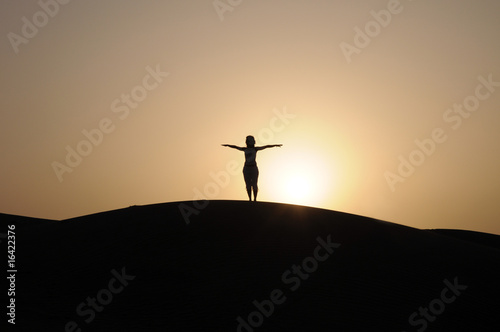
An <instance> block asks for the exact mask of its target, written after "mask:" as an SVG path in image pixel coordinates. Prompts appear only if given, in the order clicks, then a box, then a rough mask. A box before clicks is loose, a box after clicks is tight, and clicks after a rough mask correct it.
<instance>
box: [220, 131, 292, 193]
mask: <svg viewBox="0 0 500 332" xmlns="http://www.w3.org/2000/svg"><path fill="white" fill-rule="evenodd" d="M245 143H246V144H247V147H246V148H241V147H239V146H236V145H230V144H222V146H227V147H228V148H233V149H237V150H240V151H243V152H245V166H243V177H244V178H245V184H246V186H247V193H248V199H249V200H250V201H251V200H252V189H253V200H254V201H256V200H257V192H258V191H259V189H258V188H257V179H258V177H259V169H258V168H257V162H256V161H255V158H256V157H257V151H260V150H264V149H267V148H274V147H280V146H282V145H283V144H274V145H264V146H255V138H253V136H247V139H246V141H245Z"/></svg>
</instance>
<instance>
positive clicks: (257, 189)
mask: <svg viewBox="0 0 500 332" xmlns="http://www.w3.org/2000/svg"><path fill="white" fill-rule="evenodd" d="M258 179H259V169H258V168H257V166H256V167H255V171H254V174H253V179H252V187H253V200H254V201H256V200H257V193H258V192H259V187H257V180H258Z"/></svg>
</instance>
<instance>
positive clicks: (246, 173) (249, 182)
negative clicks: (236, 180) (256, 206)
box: [243, 166, 252, 201]
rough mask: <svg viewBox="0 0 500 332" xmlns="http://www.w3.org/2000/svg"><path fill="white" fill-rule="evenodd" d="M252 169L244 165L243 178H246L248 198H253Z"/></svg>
mask: <svg viewBox="0 0 500 332" xmlns="http://www.w3.org/2000/svg"><path fill="white" fill-rule="evenodd" d="M250 173H251V172H250V169H249V168H248V167H247V166H244V167H243V178H244V179H245V185H246V187H247V194H248V200H249V201H251V200H252V177H251V174H250Z"/></svg>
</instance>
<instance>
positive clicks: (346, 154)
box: [0, 0, 500, 234]
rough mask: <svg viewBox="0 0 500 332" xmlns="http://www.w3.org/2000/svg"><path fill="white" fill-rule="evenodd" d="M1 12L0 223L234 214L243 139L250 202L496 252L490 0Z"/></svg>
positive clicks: (499, 77) (11, 6) (499, 82)
mask: <svg viewBox="0 0 500 332" xmlns="http://www.w3.org/2000/svg"><path fill="white" fill-rule="evenodd" d="M0 8H1V10H0V17H1V22H2V23H1V30H2V33H3V39H2V42H1V43H0V60H1V73H2V75H1V76H0V88H1V90H0V91H1V98H0V106H1V107H0V111H1V119H2V121H1V125H0V126H1V131H0V135H1V136H0V137H1V140H0V146H1V151H2V166H1V172H0V179H1V190H0V193H1V196H0V212H3V213H10V214H18V215H25V216H32V217H39V218H49V219H58V220H60V219H65V218H70V217H76V216H80V215H85V214H90V213H96V212H101V211H106V210H112V209H118V208H123V207H127V206H130V205H145V204H153V203H160V202H175V201H189V200H193V199H200V198H208V199H212V200H226V199H228V200H247V194H246V191H245V184H244V181H243V175H242V167H243V163H244V154H243V153H242V152H240V151H237V150H234V149H228V148H225V147H222V146H221V144H234V145H238V146H244V145H245V137H246V136H247V135H254V136H255V138H256V145H258V146H259V145H266V144H283V146H282V147H280V148H272V149H266V150H262V151H259V152H258V153H257V164H258V167H259V171H260V176H259V194H258V200H260V201H268V202H282V203H292V204H301V205H309V206H314V207H320V208H325V209H330V210H338V211H343V212H348V213H353V214H359V215H364V216H369V217H373V218H377V219H382V220H387V221H391V222H395V223H399V224H403V225H408V226H412V227H417V228H455V229H468V230H476V231H483V232H489V233H496V234H500V224H499V221H500V208H499V204H498V198H499V197H500V196H499V190H500V176H499V175H498V172H499V170H500V149H499V148H498V144H499V142H500V130H499V128H500V61H499V59H500V38H498V33H499V31H500V20H499V19H498V17H499V14H500V2H499V1H494V0H490V1H487V0H477V1H465V0H455V1H451V0H443V1H424V0H416V1H410V0H401V1H396V0H391V1H346V0H344V1H298V0H294V1H284V0H283V1H264V0H260V1H248V0H241V1H236V0H234V1H228V0H220V1H213V0H208V1H182V0H177V1H147V0H146V1H132V0H120V1H117V0H109V1H97V0H93V1H63V0H58V1H56V0H41V1H3V2H2V4H0ZM235 222H238V221H237V220H235Z"/></svg>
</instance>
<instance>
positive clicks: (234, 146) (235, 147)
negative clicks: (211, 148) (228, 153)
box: [221, 144, 245, 151]
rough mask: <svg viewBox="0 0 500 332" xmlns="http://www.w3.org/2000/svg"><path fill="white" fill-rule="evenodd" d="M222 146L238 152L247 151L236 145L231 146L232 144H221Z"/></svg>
mask: <svg viewBox="0 0 500 332" xmlns="http://www.w3.org/2000/svg"><path fill="white" fill-rule="evenodd" d="M221 145H222V146H226V147H228V148H232V149H236V150H240V151H243V150H245V149H244V148H240V147H239V146H236V145H231V144H221Z"/></svg>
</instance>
